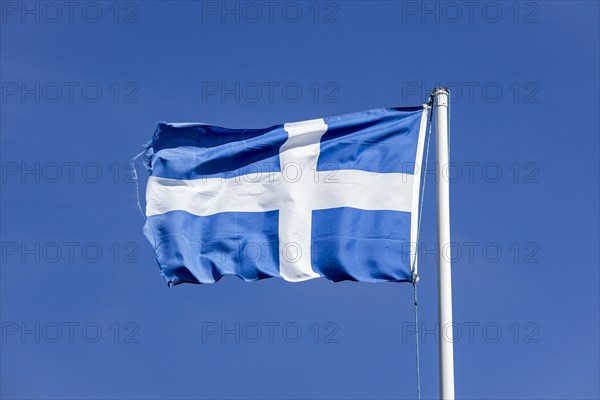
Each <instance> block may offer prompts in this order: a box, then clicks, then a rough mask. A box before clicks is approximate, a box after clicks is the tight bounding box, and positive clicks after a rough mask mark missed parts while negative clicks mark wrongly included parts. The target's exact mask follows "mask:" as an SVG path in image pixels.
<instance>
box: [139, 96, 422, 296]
mask: <svg viewBox="0 0 600 400" xmlns="http://www.w3.org/2000/svg"><path fill="white" fill-rule="evenodd" d="M427 111H428V107H427V106H420V107H412V108H382V109H375V110H369V111H363V112H357V113H351V114H345V115H340V116H335V117H327V118H319V119H312V120H308V121H301V122H292V123H286V124H282V125H275V126H272V127H269V128H265V129H227V128H222V127H218V126H212V125H207V124H201V123H163V122H161V123H159V124H158V127H157V129H156V131H155V133H154V136H153V138H152V141H151V142H150V144H149V146H148V148H147V153H146V156H147V157H146V163H147V167H148V169H149V171H150V177H149V178H148V183H147V189H146V216H147V219H146V223H145V225H144V234H145V236H146V237H147V239H148V240H149V241H150V243H151V244H152V246H153V247H154V252H155V255H156V259H157V262H158V265H159V268H160V272H161V274H162V275H163V277H164V278H165V279H166V281H167V283H168V284H169V286H171V285H177V284H179V283H183V282H191V283H214V282H216V281H218V280H219V279H220V278H221V277H222V276H224V275H228V274H232V275H236V276H238V277H240V278H242V279H244V280H245V281H255V280H258V279H264V278H269V277H280V278H283V279H285V280H286V281H292V282H296V281H304V280H308V279H312V278H318V277H323V278H326V279H329V280H332V281H336V282H337V281H343V280H353V281H363V282H402V281H412V280H413V272H414V271H415V269H416V257H415V254H416V251H415V244H416V243H417V230H418V216H419V192H420V186H421V169H420V165H421V161H422V158H423V148H424V143H425V136H426V126H427Z"/></svg>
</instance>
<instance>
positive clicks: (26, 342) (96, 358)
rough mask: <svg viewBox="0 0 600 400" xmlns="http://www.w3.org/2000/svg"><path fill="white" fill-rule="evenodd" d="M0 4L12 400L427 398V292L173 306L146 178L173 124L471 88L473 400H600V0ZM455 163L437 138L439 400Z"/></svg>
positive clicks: (428, 228) (331, 286) (461, 153)
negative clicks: (443, 208)
mask: <svg viewBox="0 0 600 400" xmlns="http://www.w3.org/2000/svg"><path fill="white" fill-rule="evenodd" d="M0 11H1V20H0V24H1V26H0V49H1V54H0V75H1V76H0V81H1V85H2V86H1V92H0V95H1V99H0V107H1V111H0V132H1V146H0V158H1V162H0V164H1V168H2V169H1V192H0V201H1V205H0V213H1V215H0V216H1V218H0V221H1V224H0V235H1V240H0V242H1V245H2V248H1V257H2V260H1V268H0V313H1V315H0V320H1V332H0V336H1V337H0V372H1V374H0V375H1V376H0V396H1V397H2V398H7V399H8V398H11V399H12V398H14V399H25V398H26V399H46V398H67V399H69V398H72V399H85V398H94V399H99V398H102V399H104V398H106V399H111V398H120V399H125V398H144V399H146V398H150V399H162V398H170V399H191V398H200V399H405V398H407V399H408V398H415V397H416V394H417V389H416V372H415V339H416V338H415V334H414V328H415V325H414V306H413V300H412V298H413V288H412V285H410V284H408V283H383V284H369V283H357V282H343V283H332V282H328V281H326V280H323V279H316V280H311V281H307V282H303V283H288V282H285V281H283V280H279V279H268V280H263V281H259V282H254V283H244V282H243V281H242V280H240V279H238V278H235V277H232V276H228V277H225V278H223V279H222V280H221V281H220V282H218V283H217V284H214V285H191V284H187V285H179V286H176V287H172V288H168V287H167V286H166V284H165V282H164V280H163V278H162V277H161V276H160V274H159V270H158V266H157V265H156V261H155V259H154V254H153V251H152V247H151V246H150V244H149V243H148V242H147V241H146V239H145V238H144V236H143V233H142V226H143V223H144V217H143V216H142V214H141V213H140V211H139V210H138V207H137V201H136V185H135V179H134V176H133V174H132V172H131V168H130V160H131V158H132V157H133V156H135V155H136V154H137V153H138V152H139V151H141V150H142V146H143V145H144V144H145V143H146V142H147V141H149V140H150V139H151V137H152V134H153V132H154V129H155V127H156V124H157V122H158V121H173V122H205V123H209V124H215V125H220V126H226V127H232V128H261V127H267V126H270V125H274V124H279V123H283V122H289V121H299V120H306V119H312V118H320V117H325V116H333V115H337V114H345V113H349V112H354V111H360V110H366V109H373V108H378V107H388V106H415V105H419V104H422V103H425V102H427V99H428V97H429V94H430V92H431V90H432V89H433V88H435V87H436V86H448V87H449V89H450V91H451V109H450V112H451V119H450V129H451V132H450V145H451V152H450V157H451V162H452V165H451V172H450V177H449V181H450V201H451V204H450V211H451V235H452V242H453V247H452V249H451V250H452V252H451V255H450V256H449V257H450V258H451V259H452V261H453V266H452V269H453V271H452V279H453V282H452V283H453V307H454V322H455V327H454V329H455V343H454V352H455V353H454V354H455V362H454V364H455V385H456V396H457V397H458V398H465V399H517V398H518V399H523V398H537V399H593V398H599V397H600V387H599V382H600V379H599V376H600V361H599V359H600V336H599V331H600V327H599V315H600V310H599V308H600V298H599V289H600V276H599V265H600V260H599V222H600V221H599V182H600V176H599V133H600V124H599V109H600V104H599V93H600V87H599V75H600V74H599V51H600V45H599V40H600V39H599V38H600V32H599V21H600V8H599V4H598V2H594V1H571V2H558V1H532V2H504V1H498V2H487V1H482V2H476V3H474V4H473V3H469V2H450V3H445V2H435V1H434V2H426V3H424V2H420V1H418V2H413V1H398V2H393V1H374V2H367V1H332V2H328V1H325V2H315V1H311V0H309V1H292V2H288V1H275V2H266V1H265V2H263V1H258V2H236V1H232V2H226V3H224V2H221V1H217V2H213V1H205V2H194V1H174V2H163V1H137V2H134V1H131V2H130V1H123V2H113V1H106V2H104V1H97V2H86V1H81V2H78V3H76V4H72V3H69V2H38V1H30V2H21V1H2V2H0ZM434 155H435V138H433V139H432V143H431V146H430V150H429V161H430V163H429V168H428V173H427V181H426V185H425V194H424V203H423V205H422V206H423V217H422V224H421V234H420V241H421V243H420V246H421V247H420V253H419V263H420V264H419V265H420V266H419V272H420V277H421V280H420V282H419V284H418V292H419V293H418V295H419V315H418V317H419V328H420V335H419V338H418V339H419V347H420V377H421V392H422V398H436V397H438V395H439V381H438V373H439V370H438V366H439V363H438V343H437V341H436V322H437V301H438V300H437V263H436V256H437V254H436V251H435V248H436V240H437V239H436V208H435V207H436V206H435V184H434V183H435V175H434V174H433V173H432V171H433V170H434V159H435V158H434ZM139 167H140V165H138V170H137V175H138V176H139V192H140V193H141V198H142V204H141V206H142V207H143V206H144V204H143V192H144V184H145V181H146V178H147V175H146V173H145V171H144V170H143V168H139Z"/></svg>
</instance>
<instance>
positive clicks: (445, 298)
mask: <svg viewBox="0 0 600 400" xmlns="http://www.w3.org/2000/svg"><path fill="white" fill-rule="evenodd" d="M432 96H433V106H434V108H435V138H436V148H437V163H436V168H435V169H436V178H437V190H436V196H437V227H438V254H439V264H438V266H439V267H438V273H439V283H438V301H439V303H438V312H439V343H440V398H441V399H442V400H450V399H454V347H453V346H454V344H453V343H454V338H453V333H454V332H453V330H452V329H453V326H452V269H451V262H450V259H448V257H447V255H448V254H449V249H450V185H449V182H448V173H449V161H450V160H449V158H450V154H449V152H450V151H449V144H448V106H449V103H450V92H449V91H448V89H447V88H436V89H435V90H434V91H433V93H432ZM443 172H445V173H446V176H444V174H443Z"/></svg>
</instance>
